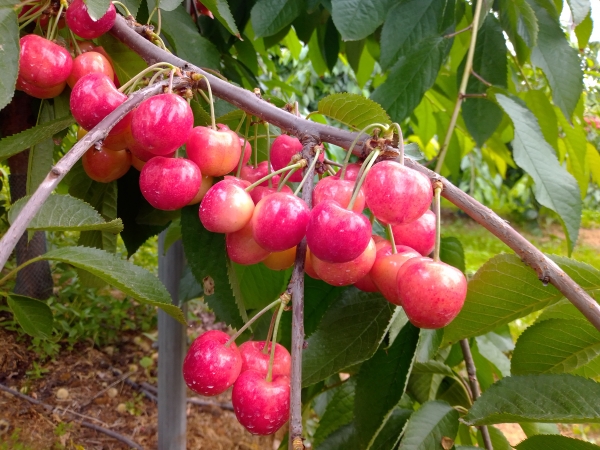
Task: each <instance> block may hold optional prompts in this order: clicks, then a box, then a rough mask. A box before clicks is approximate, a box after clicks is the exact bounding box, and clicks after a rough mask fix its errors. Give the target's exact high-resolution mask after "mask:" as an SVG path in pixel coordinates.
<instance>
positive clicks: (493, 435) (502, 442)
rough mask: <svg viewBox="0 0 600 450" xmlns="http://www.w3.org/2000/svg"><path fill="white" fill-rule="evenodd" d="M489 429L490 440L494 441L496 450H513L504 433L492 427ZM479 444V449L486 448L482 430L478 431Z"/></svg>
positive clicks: (493, 444) (493, 445)
mask: <svg viewBox="0 0 600 450" xmlns="http://www.w3.org/2000/svg"><path fill="white" fill-rule="evenodd" d="M487 429H488V432H489V434H490V440H491V441H492V447H493V449H494V450H513V448H512V446H511V445H510V443H509V442H508V440H507V439H506V437H505V436H504V433H502V431H500V430H499V429H498V428H496V427H494V426H491V425H490V426H489V427H487ZM477 443H478V444H479V448H485V445H484V443H483V436H482V435H481V430H477Z"/></svg>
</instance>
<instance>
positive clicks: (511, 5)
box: [500, 0, 539, 47]
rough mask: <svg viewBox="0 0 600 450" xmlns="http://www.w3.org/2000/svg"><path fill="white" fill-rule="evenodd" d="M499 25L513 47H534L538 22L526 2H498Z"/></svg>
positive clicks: (509, 0)
mask: <svg viewBox="0 0 600 450" xmlns="http://www.w3.org/2000/svg"><path fill="white" fill-rule="evenodd" d="M500 23H501V24H502V27H503V28H504V31H506V34H507V35H508V37H509V38H510V40H511V41H512V43H513V45H515V46H518V45H520V44H521V43H523V44H525V45H526V46H527V47H534V46H535V45H536V43H537V36H538V31H539V28H538V22H537V18H536V17H535V12H533V9H532V8H531V6H529V4H528V3H527V1H526V0H500Z"/></svg>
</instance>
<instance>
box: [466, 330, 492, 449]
mask: <svg viewBox="0 0 600 450" xmlns="http://www.w3.org/2000/svg"><path fill="white" fill-rule="evenodd" d="M460 348H461V349H462V353H463V357H464V359H465V365H466V366H467V375H468V377H469V384H470V386H471V392H472V393H473V401H475V400H477V399H478V398H479V396H480V395H481V391H480V390H479V383H478V382H477V371H476V369H475V361H473V355H472V354H471V347H469V340H468V339H461V340H460ZM477 428H479V430H480V431H481V436H482V437H483V443H484V445H485V448H486V449H487V450H494V447H493V446H492V440H491V439H490V432H489V430H488V428H487V427H486V426H485V425H482V426H480V427H477Z"/></svg>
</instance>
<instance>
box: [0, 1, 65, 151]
mask: <svg viewBox="0 0 600 450" xmlns="http://www.w3.org/2000/svg"><path fill="white" fill-rule="evenodd" d="M0 14H1V12H0ZM0 39H1V38H0ZM0 45H1V42H0ZM1 64H2V63H0V65H1ZM0 67H1V66H0ZM2 78H3V77H2ZM0 83H1V82H0ZM73 123H75V119H73V117H72V116H68V117H62V118H60V119H56V120H53V121H51V122H47V123H44V124H43V125H38V126H35V127H33V128H29V129H28V130H25V131H22V132H21V133H18V134H13V135H12V136H8V137H5V138H3V139H0V161H1V160H3V159H5V158H8V157H9V156H12V155H16V154H17V153H19V152H21V151H23V150H25V149H26V148H29V147H31V146H33V145H36V144H39V143H40V142H42V141H44V140H46V139H49V138H51V137H52V136H54V135H55V134H56V133H59V132H60V131H62V130H64V129H65V128H67V127H69V126H70V125H71V124H73Z"/></svg>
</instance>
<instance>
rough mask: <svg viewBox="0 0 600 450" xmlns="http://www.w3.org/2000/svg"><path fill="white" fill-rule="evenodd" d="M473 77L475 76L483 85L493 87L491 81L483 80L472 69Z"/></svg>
mask: <svg viewBox="0 0 600 450" xmlns="http://www.w3.org/2000/svg"><path fill="white" fill-rule="evenodd" d="M471 75H473V76H474V77H475V78H477V79H478V80H479V81H481V82H482V83H483V84H485V85H486V86H487V87H490V86H491V85H492V83H490V82H489V81H487V80H486V79H485V78H483V77H482V76H481V75H479V74H478V73H477V72H475V71H474V70H473V69H471Z"/></svg>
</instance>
